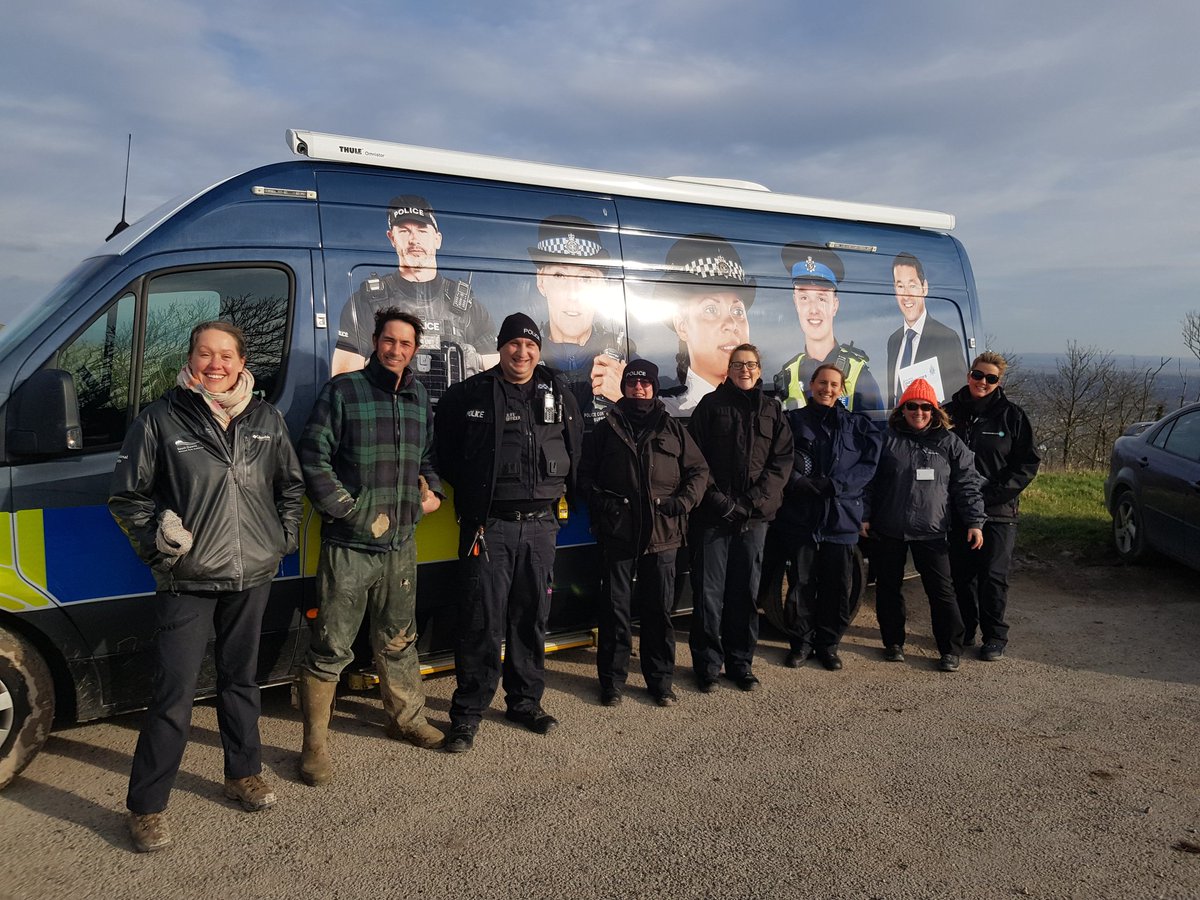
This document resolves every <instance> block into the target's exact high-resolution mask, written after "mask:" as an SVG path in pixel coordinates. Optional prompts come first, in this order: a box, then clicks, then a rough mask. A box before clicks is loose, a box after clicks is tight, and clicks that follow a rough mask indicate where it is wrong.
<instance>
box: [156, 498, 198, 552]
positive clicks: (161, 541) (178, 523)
mask: <svg viewBox="0 0 1200 900" xmlns="http://www.w3.org/2000/svg"><path fill="white" fill-rule="evenodd" d="M154 546H156V547H158V550H159V552H160V553H162V554H164V555H166V556H183V555H184V554H185V553H187V552H188V551H189V550H191V549H192V533H191V532H190V531H188V530H187V529H186V528H184V527H183V520H182V519H180V518H179V513H177V512H175V510H173V509H165V510H163V513H162V515H161V516H159V517H158V533H157V534H156V535H155V536H154Z"/></svg>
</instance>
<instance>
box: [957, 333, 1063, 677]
mask: <svg viewBox="0 0 1200 900" xmlns="http://www.w3.org/2000/svg"><path fill="white" fill-rule="evenodd" d="M1007 368H1008V361H1007V360H1006V359H1005V358H1004V357H1003V356H1001V355H1000V354H999V353H993V352H991V351H990V350H989V351H985V352H983V353H981V354H979V355H978V356H977V357H975V361H974V362H973V363H971V370H970V372H969V373H968V375H967V378H968V380H967V384H966V386H965V387H963V388H961V389H960V390H959V391H958V392H957V393H956V394H955V395H954V397H953V398H952V399H951V400H950V402H949V403H947V404H946V406H945V410H946V415H948V416H949V417H950V420H951V421H952V422H953V423H954V433H955V434H957V435H958V436H959V437H960V438H961V439H962V440H963V441H964V442H965V443H966V445H967V446H968V447H970V448H971V451H972V452H973V453H974V454H975V468H976V469H978V470H979V474H980V475H982V476H983V505H984V509H985V510H986V511H987V522H985V523H984V526H983V547H981V548H980V549H978V550H972V549H971V548H970V547H968V546H967V543H966V541H965V540H962V539H961V534H962V532H963V531H964V526H962V525H961V524H959V523H957V522H956V523H955V530H954V538H953V539H952V540H951V542H950V571H951V574H952V575H953V577H954V591H955V593H956V594H957V595H958V608H959V611H960V612H961V613H962V618H963V632H964V637H963V645H964V646H966V647H970V646H972V645H973V644H974V643H975V629H976V628H978V629H979V631H980V632H981V634H982V637H983V646H982V647H980V648H979V658H980V659H982V660H984V661H985V662H994V661H996V660H998V659H1000V658H1001V657H1003V656H1004V648H1005V646H1006V645H1007V644H1008V623H1007V622H1005V621H1004V610H1005V608H1006V606H1007V605H1008V567H1009V565H1010V564H1011V562H1012V552H1013V546H1014V545H1015V544H1016V539H1017V512H1018V507H1019V504H1020V497H1021V492H1022V491H1023V490H1025V488H1027V487H1029V483H1030V482H1031V481H1033V478H1034V476H1035V475H1037V470H1038V466H1039V465H1040V464H1041V457H1039V456H1038V452H1037V448H1036V446H1035V444H1034V439H1033V426H1031V425H1030V424H1029V417H1028V416H1026V415H1025V411H1024V410H1023V409H1021V407H1019V406H1017V404H1015V403H1013V402H1012V401H1011V400H1009V399H1008V397H1007V396H1005V394H1004V388H1003V387H1002V386H1001V381H1002V379H1003V378H1004V372H1005V370H1006V369H1007Z"/></svg>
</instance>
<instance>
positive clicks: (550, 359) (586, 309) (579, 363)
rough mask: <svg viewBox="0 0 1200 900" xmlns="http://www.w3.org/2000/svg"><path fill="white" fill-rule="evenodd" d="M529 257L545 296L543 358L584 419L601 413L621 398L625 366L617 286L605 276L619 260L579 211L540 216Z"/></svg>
mask: <svg viewBox="0 0 1200 900" xmlns="http://www.w3.org/2000/svg"><path fill="white" fill-rule="evenodd" d="M529 258H530V259H531V260H533V263H534V266H536V268H537V289H538V292H539V293H540V294H541V295H542V296H543V297H545V298H546V311H547V314H548V320H547V321H546V323H545V324H544V325H543V326H542V333H543V334H544V335H545V342H544V344H543V345H542V361H543V362H544V363H545V364H546V365H548V366H550V367H551V368H552V369H555V370H556V371H557V372H558V373H559V374H560V375H561V376H562V377H563V380H564V381H566V382H567V385H568V387H569V388H570V390H571V393H572V394H574V395H575V399H576V400H577V401H578V402H579V408H580V410H581V411H582V413H583V416H584V419H585V420H587V421H594V420H596V419H600V418H603V416H604V414H605V412H606V411H607V409H608V407H609V405H610V404H612V403H615V402H616V401H617V400H619V399H621V377H622V374H623V373H624V371H625V354H626V352H627V351H626V346H625V344H626V340H625V311H624V307H623V304H622V303H621V295H620V293H619V287H617V286H616V285H610V283H609V282H608V281H607V280H606V279H605V275H606V270H607V269H608V268H609V267H615V266H619V265H620V264H619V263H616V262H613V261H611V260H610V258H609V254H608V251H607V250H605V249H604V245H603V244H602V243H601V241H600V231H599V229H598V228H596V226H595V225H593V224H592V223H591V222H589V221H588V220H587V219H582V218H580V217H578V216H550V217H549V218H547V219H543V220H542V223H541V225H540V227H539V228H538V240H537V246H535V247H530V248H529ZM614 288H615V290H614Z"/></svg>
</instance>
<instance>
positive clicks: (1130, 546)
mask: <svg viewBox="0 0 1200 900" xmlns="http://www.w3.org/2000/svg"><path fill="white" fill-rule="evenodd" d="M1112 528H1113V545H1114V546H1115V547H1116V550H1117V557H1118V558H1119V559H1120V560H1121V562H1124V563H1137V562H1141V561H1142V560H1144V559H1145V558H1146V531H1145V527H1144V526H1143V524H1142V510H1141V508H1140V507H1139V506H1138V504H1137V500H1136V499H1135V498H1134V496H1133V491H1129V490H1126V491H1122V492H1121V493H1120V495H1118V497H1117V502H1116V504H1115V505H1114V506H1113V517H1112Z"/></svg>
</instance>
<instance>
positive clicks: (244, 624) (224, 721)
mask: <svg viewBox="0 0 1200 900" xmlns="http://www.w3.org/2000/svg"><path fill="white" fill-rule="evenodd" d="M270 593H271V584H270V582H268V583H266V584H261V585H259V586H258V587H255V588H251V589H250V590H246V591H229V592H225V591H214V592H209V591H204V592H196V593H192V594H172V593H170V592H168V591H160V592H159V593H158V594H156V595H155V600H154V603H155V615H156V618H157V624H158V630H157V632H156V634H155V638H154V658H155V663H156V670H155V675H154V693H153V697H152V699H151V700H150V707H149V709H147V710H146V714H145V717H144V718H143V719H142V730H141V733H140V734H139V735H138V741H137V748H136V749H135V750H134V752H133V770H132V772H131V773H130V775H129V792H128V794H127V795H126V798H125V805H126V807H127V808H128V809H129V810H130V812H134V813H137V814H138V815H146V814H148V813H156V812H162V811H163V810H164V809H166V808H167V801H168V800H169V799H170V796H171V788H172V787H173V786H174V784H175V778H176V776H177V775H178V774H179V765H180V763H181V762H183V751H184V749H185V748H186V747H187V742H188V731H189V729H190V727H191V722H192V700H193V699H194V698H195V696H196V682H197V681H198V679H199V677H200V666H201V664H202V662H203V661H204V652H205V650H206V649H207V647H208V639H209V637H210V636H213V635H214V634H215V637H216V642H215V647H214V656H215V662H216V669H217V728H218V730H219V731H220V734H221V748H222V750H223V751H224V756H225V777H226V778H246V777H248V776H250V775H257V774H258V773H259V772H261V771H262V758H261V757H262V744H261V742H260V739H259V733H258V718H259V712H260V709H261V706H260V700H259V692H258V684H257V680H256V677H255V675H256V673H257V670H258V641H259V635H260V634H261V632H262V619H263V612H264V611H265V610H266V608H267V597H268V596H269V595H270Z"/></svg>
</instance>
